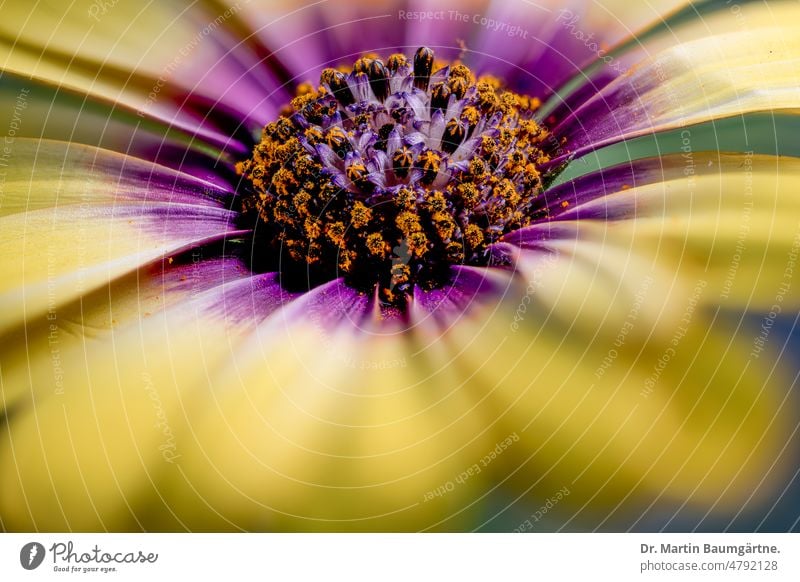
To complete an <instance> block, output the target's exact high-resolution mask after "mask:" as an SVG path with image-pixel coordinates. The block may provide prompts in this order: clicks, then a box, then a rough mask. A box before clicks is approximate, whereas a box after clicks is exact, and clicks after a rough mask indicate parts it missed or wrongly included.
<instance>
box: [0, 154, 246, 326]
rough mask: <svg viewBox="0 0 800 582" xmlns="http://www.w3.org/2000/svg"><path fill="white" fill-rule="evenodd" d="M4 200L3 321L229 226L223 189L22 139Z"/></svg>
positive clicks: (0, 217)
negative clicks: (5, 307) (224, 205)
mask: <svg viewBox="0 0 800 582" xmlns="http://www.w3.org/2000/svg"><path fill="white" fill-rule="evenodd" d="M12 155H13V162H14V163H13V166H11V167H10V169H9V170H8V171H7V172H6V173H4V179H5V183H4V193H5V197H4V201H3V205H2V207H0V232H2V236H1V237H0V264H2V273H3V277H2V282H1V283H0V297H2V300H3V302H4V304H5V305H6V306H7V309H5V310H4V311H3V315H2V316H0V329H4V328H7V327H8V326H11V325H14V324H15V323H17V322H19V321H22V320H23V319H24V318H26V317H28V316H36V315H38V314H41V313H43V312H44V311H46V310H48V309H50V310H54V309H56V308H57V307H58V305H60V304H62V303H68V302H70V301H72V300H73V299H75V298H77V297H79V296H81V295H82V294H83V293H85V292H89V291H91V290H93V289H95V288H97V287H98V286H99V285H101V284H103V283H105V282H107V281H110V280H113V279H114V278H116V277H119V276H121V275H123V274H124V273H127V272H130V271H132V270H135V269H136V268H137V267H139V266H140V265H143V264H145V263H147V262H149V261H151V260H153V259H156V258H159V257H162V256H165V255H168V254H170V253H177V252H178V251H180V250H181V249H185V248H188V247H191V246H196V245H199V244H201V243H208V242H210V241H213V240H219V239H221V238H223V237H225V236H226V235H229V234H233V233H234V232H235V225H234V219H235V216H236V213H234V212H232V211H229V210H226V209H225V208H224V207H223V201H224V200H225V199H227V198H230V196H229V195H228V194H226V193H225V191H223V190H221V189H220V188H218V187H216V186H213V185H212V184H210V183H205V182H203V181H201V180H199V179H197V178H193V177H192V176H189V175H185V174H181V173H178V172H175V171H172V170H168V169H166V168H161V167H158V166H155V165H153V164H150V163H149V162H143V161H141V160H136V159H134V158H130V157H125V156H121V155H117V154H113V153H111V152H107V151H104V150H99V149H96V148H90V147H86V146H76V145H74V144H73V145H71V144H66V143H62V142H47V141H42V142H37V141H34V140H23V139H18V140H16V142H15V144H14V148H13V150H12Z"/></svg>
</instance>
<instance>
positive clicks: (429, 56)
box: [414, 46, 433, 91]
mask: <svg viewBox="0 0 800 582" xmlns="http://www.w3.org/2000/svg"><path fill="white" fill-rule="evenodd" d="M432 70H433V50H431V49H429V48H428V47H426V46H423V47H420V48H419V49H417V52H416V54H415V55H414V86H415V87H416V88H417V89H420V90H422V91H427V90H428V83H429V82H430V78H431V71H432Z"/></svg>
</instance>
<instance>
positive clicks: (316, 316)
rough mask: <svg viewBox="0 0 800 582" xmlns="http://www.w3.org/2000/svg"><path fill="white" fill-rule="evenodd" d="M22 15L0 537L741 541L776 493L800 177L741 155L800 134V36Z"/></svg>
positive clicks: (658, 15)
mask: <svg viewBox="0 0 800 582" xmlns="http://www.w3.org/2000/svg"><path fill="white" fill-rule="evenodd" d="M3 16H4V17H3V19H2V21H0V41H1V44H0V47H2V48H1V50H2V59H3V60H2V63H3V64H2V73H1V74H0V91H2V96H3V102H4V103H5V106H4V107H3V111H2V116H0V132H4V133H3V135H4V141H3V144H2V148H0V172H2V173H1V174H0V221H1V224H0V237H2V238H1V239H0V269H2V270H1V271H0V273H2V275H3V276H2V278H0V295H2V300H3V310H2V312H0V334H2V344H1V346H0V389H1V390H2V392H1V393H2V422H1V423H0V427H1V428H2V431H1V432H0V520H1V521H0V523H2V527H3V528H4V529H6V530H111V531H130V530H142V529H144V530H184V529H189V530H261V531H264V530H267V531H275V530H289V531H292V530H302V531H305V530H335V531H340V530H358V531H373V530H451V531H452V530H456V531H461V530H471V529H484V530H511V529H516V530H523V531H527V530H534V529H545V530H548V529H558V528H568V529H593V528H608V529H619V528H636V527H639V528H645V529H646V528H654V527H655V528H662V527H667V526H668V524H669V523H670V521H672V520H673V519H674V520H677V522H678V523H679V524H684V525H683V527H691V528H695V527H708V526H706V524H707V523H708V522H706V521H704V520H707V519H720V520H723V521H721V522H714V523H722V524H724V525H723V526H720V527H728V526H730V525H731V524H734V525H735V524H736V523H738V522H737V521H736V520H738V519H740V518H741V516H748V515H756V516H759V517H758V519H761V516H763V514H765V512H767V511H768V510H770V508H771V507H773V505H774V499H773V498H774V497H775V496H776V495H779V494H780V491H781V488H783V487H786V486H787V483H788V482H789V481H788V480H789V479H790V478H791V477H792V474H793V473H794V471H795V469H796V467H797V459H796V456H795V455H796V447H795V442H794V440H795V436H794V435H795V430H796V427H797V422H798V414H797V412H796V410H797V408H796V399H795V397H794V395H793V392H792V388H793V386H794V384H793V383H792V378H791V373H792V369H791V367H789V366H788V364H786V362H785V361H784V360H785V359H786V357H785V356H782V352H783V351H784V349H785V340H781V339H779V335H780V334H779V333H778V332H777V331H774V330H776V329H777V328H778V327H779V326H780V321H779V320H780V318H781V317H785V316H786V315H792V316H794V315H795V314H796V308H797V303H798V302H797V298H798V297H800V295H798V294H797V293H796V289H795V287H796V286H797V285H798V279H797V277H796V275H795V270H796V269H797V260H798V255H799V254H800V202H798V200H799V199H798V196H797V187H798V185H799V184H800V162H798V160H797V159H796V158H794V157H791V155H798V152H795V151H784V150H783V149H781V144H777V145H776V143H775V142H776V141H780V140H778V139H777V137H776V136H777V135H778V130H777V126H776V128H775V131H774V132H773V134H772V136H773V140H772V141H773V143H767V144H766V145H763V144H760V143H756V142H754V143H752V144H751V143H749V142H748V141H747V133H746V130H747V125H746V120H747V119H749V118H750V117H752V116H755V115H762V116H763V118H768V119H771V120H772V121H773V123H774V121H775V120H776V119H781V120H787V121H786V122H787V123H788V122H789V121H788V120H791V119H792V118H793V116H794V115H796V113H797V111H798V107H799V106H800V34H798V32H800V5H798V3H797V2H795V1H774V2H769V3H762V2H759V1H753V2H742V3H739V4H734V5H731V3H730V2H727V3H726V2H720V1H716V0H712V1H703V2H694V3H689V2H683V1H680V0H667V1H664V2H660V3H659V7H658V10H655V9H653V8H651V7H650V6H649V4H647V3H644V4H643V5H641V6H639V5H630V3H627V4H626V5H622V3H619V2H616V1H613V0H607V1H605V2H600V1H597V2H578V1H574V2H562V3H556V2H551V1H544V2H540V3H531V2H527V1H521V0H520V1H514V2H503V3H501V2H480V1H475V2H469V3H466V4H465V3H455V2H452V3H450V2H442V1H438V0H437V1H434V0H421V1H408V2H399V1H396V2H388V1H377V2H369V3H367V2H359V3H349V2H339V1H334V0H327V1H325V0H323V1H321V2H313V3H308V4H300V5H297V4H290V3H283V2H274V1H270V2H260V1H256V0H253V1H243V2H237V3H235V4H231V5H226V4H223V3H218V2H197V3H193V4H191V6H188V7H187V6H182V5H180V3H171V2H170V3H166V2H165V3H159V4H155V3H153V4H148V5H146V6H144V7H143V6H140V5H137V4H135V3H125V2H119V3H118V2H116V1H114V2H100V1H98V0H93V1H92V2H78V3H73V4H70V5H69V7H63V6H62V4H59V3H58V2H43V3H38V4H36V5H35V6H33V7H31V6H28V5H25V4H18V5H14V6H10V7H4V9H3ZM724 120H728V121H731V120H732V121H733V122H737V120H738V122H739V129H738V133H737V135H745V138H744V142H742V139H739V138H736V139H735V138H734V137H731V135H730V132H728V133H725V132H722V131H721V132H720V133H719V134H716V133H714V134H713V135H715V137H719V139H716V143H714V144H713V145H711V146H709V145H708V144H707V143H706V142H707V140H706V141H704V139H703V138H701V137H700V136H702V135H706V136H707V135H709V128H710V130H711V131H714V132H715V131H716V130H717V127H718V124H721V123H723V122H724ZM719 127H721V125H720V126H719ZM704 132H705V133H704ZM654 134H655V135H657V136H661V137H662V141H658V140H654V141H653V142H652V143H653V144H655V149H653V147H651V148H650V150H649V151H647V150H646V149H642V143H641V140H642V139H647V136H652V135H654ZM676 139H677V142H675V140H676ZM637 140H638V141H637ZM670 140H672V141H670ZM725 140H731V141H730V142H729V143H728V142H726V141H725ZM673 142H675V143H674V145H673V146H672V147H670V146H669V145H668V144H669V143H673ZM742 143H744V146H743V145H742ZM665 144H666V145H665ZM789 149H790V150H791V148H789ZM620 152H622V154H624V155H623V156H622V157H621V158H620V157H619V156H620ZM782 154H783V155H782ZM786 154H789V155H786ZM614 156H617V158H616V159H615V157H614ZM781 342H784V344H783V345H782V343H781ZM765 508H766V509H765ZM686 515H692V516H696V517H693V518H692V519H688V518H687V517H686ZM664 516H666V517H664ZM665 524H667V525H665ZM686 524H690V525H686ZM796 525H797V524H796V522H795V526H796ZM678 527H681V526H680V525H679V526H678Z"/></svg>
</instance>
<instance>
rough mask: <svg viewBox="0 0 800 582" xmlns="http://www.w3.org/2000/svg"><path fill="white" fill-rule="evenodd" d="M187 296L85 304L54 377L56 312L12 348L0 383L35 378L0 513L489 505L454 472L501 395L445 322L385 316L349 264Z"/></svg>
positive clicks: (88, 524) (426, 514) (81, 519)
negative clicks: (316, 278)
mask: <svg viewBox="0 0 800 582" xmlns="http://www.w3.org/2000/svg"><path fill="white" fill-rule="evenodd" d="M223 290H224V292H223ZM184 297H186V299H185V300H181V301H179V302H178V303H177V304H175V303H172V307H168V308H167V309H166V310H165V311H164V312H162V313H160V314H154V315H153V316H150V317H141V318H138V319H137V318H134V319H133V320H131V322H130V323H129V324H128V325H125V326H121V327H118V328H115V329H111V330H110V331H109V330H107V329H104V330H101V331H100V332H99V333H97V334H96V335H93V336H89V337H86V336H85V334H81V333H80V330H81V324H82V323H83V325H86V324H87V323H88V322H86V321H85V320H84V321H83V322H82V321H81V319H80V314H79V313H78V314H77V315H78V320H77V321H75V322H70V328H69V329H71V330H74V331H76V332H77V333H75V334H74V336H73V335H72V334H69V335H68V334H66V333H65V332H66V330H65V329H62V328H61V327H59V330H60V331H59V334H58V338H59V341H60V342H61V343H58V344H56V347H57V349H58V352H57V358H58V359H57V364H58V370H57V375H54V373H53V361H54V360H53V345H52V344H48V342H47V337H48V328H47V325H46V324H47V321H46V320H45V319H44V318H43V319H42V322H41V323H42V325H41V327H40V328H36V329H32V330H31V336H32V337H31V346H32V350H31V351H29V352H28V353H26V352H25V350H24V349H19V350H16V351H14V352H12V353H8V354H6V356H5V361H4V365H3V367H2V368H0V373H1V374H2V381H3V385H4V386H20V387H22V389H21V390H20V393H21V396H17V399H16V405H15V406H14V407H12V408H11V410H10V411H9V414H8V419H7V421H6V422H7V424H8V431H7V432H4V433H3V434H4V436H3V440H2V444H1V446H2V458H3V459H5V460H6V461H4V462H7V463H9V464H8V465H6V466H5V467H4V470H3V471H2V475H3V477H2V479H3V483H2V487H1V488H0V512H1V513H2V515H3V520H4V523H5V524H6V527H8V528H10V529H32V528H36V529H47V530H51V529H56V530H58V529H76V530H96V529H102V528H108V529H138V528H146V529H170V530H174V529H182V528H191V529H193V530H204V529H211V530H235V529H257V530H329V529H333V530H350V529H355V530H379V529H391V530H397V529H403V530H406V529H419V528H422V527H430V528H434V529H463V528H464V527H466V525H465V524H466V523H469V522H470V521H474V516H475V514H476V513H477V512H480V511H485V508H483V506H481V505H480V504H477V505H476V504H474V503H472V501H473V500H474V499H475V498H476V497H480V495H481V494H482V492H485V491H486V490H487V489H488V488H489V484H488V483H487V481H486V479H485V478H484V477H483V476H481V475H479V474H477V473H474V474H472V475H468V476H467V477H464V478H462V481H463V483H460V484H459V487H458V490H456V489H455V486H454V484H453V482H454V480H455V479H456V478H457V477H458V476H459V475H461V473H462V472H463V471H465V470H466V469H468V468H469V467H468V466H465V459H467V460H470V461H471V462H470V465H471V464H472V462H474V460H477V459H480V458H481V457H482V456H483V455H485V454H486V453H487V452H489V451H491V450H492V448H493V447H494V446H495V437H494V436H493V431H492V428H491V425H492V417H491V414H492V409H491V407H490V406H489V404H490V403H489V401H487V400H485V399H484V398H483V397H482V394H481V391H480V387H479V386H477V385H475V384H474V383H472V382H469V381H468V379H466V378H462V377H461V375H460V372H459V371H458V370H457V369H456V368H452V367H450V366H447V365H443V362H442V361H441V360H440V359H439V356H440V355H441V349H440V348H439V347H437V346H439V344H438V341H439V340H438V336H437V335H436V334H434V335H430V334H429V332H428V331H425V330H418V331H417V332H411V333H408V332H405V333H401V332H402V331H403V330H402V329H400V328H398V327H396V326H394V325H389V326H384V327H380V328H379V327H375V325H374V322H371V321H369V320H364V316H365V314H366V313H367V311H366V307H367V303H368V300H367V298H366V297H364V296H360V295H358V294H355V293H353V292H352V291H351V290H349V289H348V288H346V287H344V286H342V285H341V283H340V282H337V281H334V282H332V283H329V284H327V285H325V286H322V287H319V288H317V289H316V290H314V291H312V292H308V293H305V294H303V295H302V296H294V297H292V296H286V295H282V294H281V292H279V291H278V290H277V288H275V287H272V286H271V283H269V281H268V280H264V281H263V283H259V284H253V282H252V279H251V278H234V279H233V280H232V281H231V282H230V283H226V284H225V285H224V286H219V287H216V288H214V289H211V290H208V291H205V292H202V293H199V294H195V295H193V296H188V297H187V296H185V295H184ZM121 299H123V305H122V311H123V312H126V309H125V306H124V303H125V302H124V297H122V298H121ZM99 303H102V302H99ZM264 305H269V306H270V307H269V308H267V309H266V310H264V311H263V313H262V315H261V316H258V317H257V316H255V313H254V309H257V308H258V306H264ZM108 309H109V307H103V308H101V312H107V311H108ZM112 310H113V311H116V310H118V308H116V307H114V306H113V304H112ZM244 313H249V315H248V316H245V317H242V316H241V315H242V314H244ZM259 318H260V319H259ZM362 320H363V325H362V323H361V322H362ZM58 325H59V326H61V325H62V321H61V319H60V318H59V321H58ZM428 325H430V324H428ZM370 330H371V331H370ZM423 348H424V349H423ZM87 356H89V357H88V358H87ZM59 382H61V383H63V384H62V385H61V387H60V385H59ZM487 415H489V416H487ZM31 483H40V484H41V485H40V486H38V487H37V488H36V489H35V490H34V489H31V486H30V484H31Z"/></svg>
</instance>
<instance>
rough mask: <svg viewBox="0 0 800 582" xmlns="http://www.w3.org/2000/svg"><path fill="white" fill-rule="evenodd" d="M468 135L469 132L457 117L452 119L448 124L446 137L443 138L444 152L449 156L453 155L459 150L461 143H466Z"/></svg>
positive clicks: (445, 131)
mask: <svg viewBox="0 0 800 582" xmlns="http://www.w3.org/2000/svg"><path fill="white" fill-rule="evenodd" d="M466 133H467V130H466V129H465V128H464V125H463V124H462V123H461V122H460V121H459V120H458V119H456V118H455V117H454V118H452V119H451V120H450V121H448V122H447V126H446V127H445V130H444V135H443V136H442V150H443V151H445V152H446V153H448V154H452V153H453V152H454V151H456V149H458V146H460V145H461V142H462V141H464V136H465V135H466Z"/></svg>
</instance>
